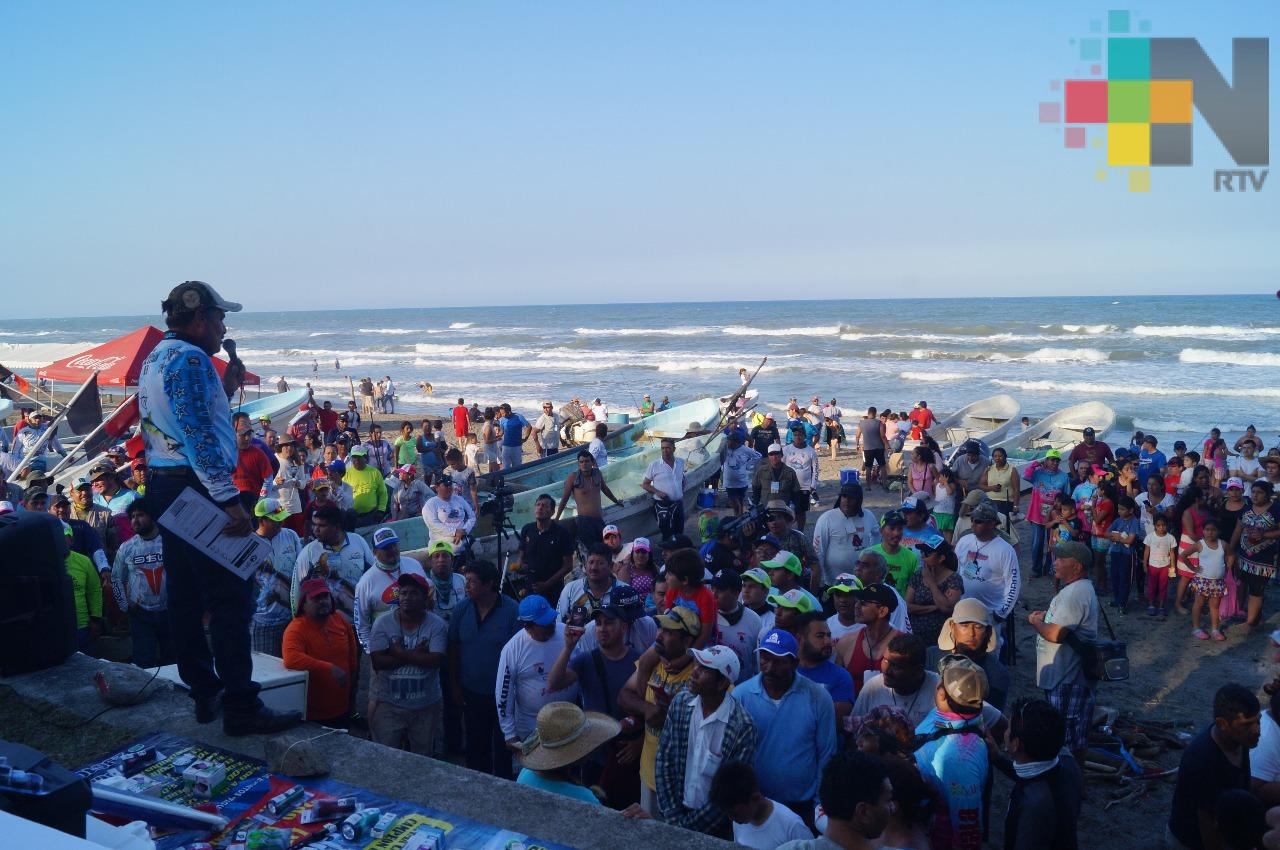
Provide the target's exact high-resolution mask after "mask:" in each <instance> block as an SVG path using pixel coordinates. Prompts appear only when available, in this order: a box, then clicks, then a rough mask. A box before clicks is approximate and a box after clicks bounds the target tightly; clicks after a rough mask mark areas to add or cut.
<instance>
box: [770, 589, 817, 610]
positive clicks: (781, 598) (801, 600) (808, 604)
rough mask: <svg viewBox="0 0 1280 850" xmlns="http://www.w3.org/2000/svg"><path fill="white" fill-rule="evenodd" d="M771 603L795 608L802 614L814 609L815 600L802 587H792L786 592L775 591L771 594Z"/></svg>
mask: <svg viewBox="0 0 1280 850" xmlns="http://www.w3.org/2000/svg"><path fill="white" fill-rule="evenodd" d="M769 604H770V605H774V606H776V607H780V608H793V609H795V610H796V611H799V612H800V613H801V614H807V613H809V612H810V611H812V610H814V607H813V600H812V599H810V598H809V594H807V593H805V592H804V591H803V590H801V589H800V588H798V587H796V588H792V589H791V590H788V591H787V592H786V593H778V592H777V591H774V592H773V593H770V594H769Z"/></svg>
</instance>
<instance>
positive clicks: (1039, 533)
mask: <svg viewBox="0 0 1280 850" xmlns="http://www.w3.org/2000/svg"><path fill="white" fill-rule="evenodd" d="M1048 537H1049V534H1048V531H1047V530H1046V529H1045V527H1044V526H1043V525H1036V524H1035V523H1034V522H1033V523H1031V574H1032V575H1033V576H1042V575H1044V574H1045V573H1046V572H1048V571H1047V570H1046V569H1045V568H1044V550H1045V544H1046V543H1047V542H1048Z"/></svg>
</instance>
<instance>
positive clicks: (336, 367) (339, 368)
mask: <svg viewBox="0 0 1280 850" xmlns="http://www.w3.org/2000/svg"><path fill="white" fill-rule="evenodd" d="M333 371H335V372H341V371H342V363H341V361H339V360H338V358H336V357H335V358H333Z"/></svg>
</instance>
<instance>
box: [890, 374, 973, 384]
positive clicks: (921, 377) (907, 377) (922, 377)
mask: <svg viewBox="0 0 1280 850" xmlns="http://www.w3.org/2000/svg"><path fill="white" fill-rule="evenodd" d="M898 377H899V378H901V379H902V380H904V381H924V382H925V383H930V382H936V381H963V380H965V379H969V380H980V379H979V378H978V377H977V376H975V375H967V374H965V373H964V372H902V373H900V374H899V375H898Z"/></svg>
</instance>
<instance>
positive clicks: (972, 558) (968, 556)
mask: <svg viewBox="0 0 1280 850" xmlns="http://www.w3.org/2000/svg"><path fill="white" fill-rule="evenodd" d="M956 561H957V562H958V563H959V567H960V578H961V579H963V580H964V594H963V598H965V599H977V600H978V601H979V602H981V603H982V604H983V605H986V606H987V608H988V609H990V610H991V612H992V613H994V614H995V615H996V616H997V617H1001V618H1004V617H1008V616H1009V612H1010V611H1012V610H1013V606H1014V603H1016V602H1017V601H1018V593H1019V592H1020V591H1021V589H1022V587H1021V584H1022V577H1021V574H1020V573H1019V572H1018V553H1017V552H1015V551H1014V549H1013V547H1012V546H1010V545H1009V544H1008V543H1006V542H1005V541H1004V539H1003V538H1001V537H993V538H991V539H990V540H988V541H986V542H985V543H984V542H982V541H980V540H978V537H977V535H975V534H966V535H965V536H964V537H961V538H960V539H959V540H957V541H956Z"/></svg>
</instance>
